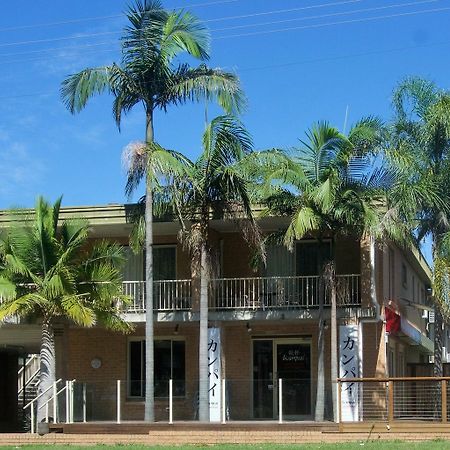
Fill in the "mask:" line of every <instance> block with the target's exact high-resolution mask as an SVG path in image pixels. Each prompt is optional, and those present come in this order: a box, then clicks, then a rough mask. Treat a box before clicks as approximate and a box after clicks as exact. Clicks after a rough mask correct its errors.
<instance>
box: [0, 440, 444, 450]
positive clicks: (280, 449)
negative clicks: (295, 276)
mask: <svg viewBox="0 0 450 450" xmlns="http://www.w3.org/2000/svg"><path fill="white" fill-rule="evenodd" d="M22 447H26V448H27V449H29V450H48V449H49V447H51V450H67V447H68V446H67V445H53V444H48V445H20V446H15V447H13V446H0V450H11V449H12V448H15V449H18V448H22ZM69 447H70V450H77V449H80V450H86V448H88V449H89V450H113V449H119V450H120V449H121V450H124V449H123V448H124V447H125V449H126V450H153V449H154V450H172V449H173V450H180V449H188V450H196V449H198V448H208V449H210V448H211V449H213V450H291V449H292V450H294V449H295V450H318V449H321V450H339V449H342V450H344V449H345V450H356V449H364V450H381V449H387V450H406V449H408V450H425V449H426V450H446V449H449V450H450V441H444V440H434V441H426V442H402V441H377V442H346V443H339V444H303V445H302V444H296V445H294V444H293V445H280V444H254V445H241V444H239V445H232V444H223V445H203V444H198V445H183V446H145V445H116V446H113V445H95V446H89V447H86V446H80V445H70V446H69Z"/></svg>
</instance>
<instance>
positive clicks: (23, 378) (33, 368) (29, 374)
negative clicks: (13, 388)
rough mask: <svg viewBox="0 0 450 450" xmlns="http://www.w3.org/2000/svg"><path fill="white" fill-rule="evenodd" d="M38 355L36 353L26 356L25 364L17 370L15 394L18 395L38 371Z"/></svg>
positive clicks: (39, 361)
mask: <svg viewBox="0 0 450 450" xmlns="http://www.w3.org/2000/svg"><path fill="white" fill-rule="evenodd" d="M40 363H41V360H40V356H39V355H37V354H34V355H31V356H30V357H29V358H27V360H26V362H25V365H23V366H22V367H21V368H20V369H19V370H18V371H17V395H18V396H20V395H21V394H22V392H23V391H24V390H26V388H27V386H28V385H29V384H30V383H31V382H33V381H34V380H35V379H36V377H37V376H38V375H39V372H40Z"/></svg>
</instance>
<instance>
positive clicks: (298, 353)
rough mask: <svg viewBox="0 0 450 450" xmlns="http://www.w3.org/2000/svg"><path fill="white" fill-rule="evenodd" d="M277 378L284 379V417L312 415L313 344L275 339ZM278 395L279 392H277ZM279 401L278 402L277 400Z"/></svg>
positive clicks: (294, 417)
mask: <svg viewBox="0 0 450 450" xmlns="http://www.w3.org/2000/svg"><path fill="white" fill-rule="evenodd" d="M274 363H275V373H276V379H277V380H278V379H280V378H281V379H282V380H283V417H284V418H285V419H293V420H298V419H306V418H309V417H310V416H311V346H310V344H309V343H304V342H303V343H302V342H295V341H275V357H274ZM276 394H277V397H278V392H276ZM277 403H278V402H277Z"/></svg>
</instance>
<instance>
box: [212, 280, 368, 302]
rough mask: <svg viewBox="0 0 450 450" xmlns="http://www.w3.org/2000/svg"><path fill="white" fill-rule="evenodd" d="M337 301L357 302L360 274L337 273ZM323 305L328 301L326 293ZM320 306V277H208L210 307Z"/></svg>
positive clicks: (359, 300)
mask: <svg viewBox="0 0 450 450" xmlns="http://www.w3.org/2000/svg"><path fill="white" fill-rule="evenodd" d="M336 290H337V302H338V304H339V305H341V306H343V305H345V306H359V305H360V303H361V297H360V276H359V275H356V274H350V275H338V276H337V283H336ZM325 305H329V296H328V295H327V297H326V300H325ZM317 306H319V277H318V276H294V277H258V278H220V279H216V280H212V281H211V296H210V307H211V308H215V309H251V310H270V309H283V308H287V309H304V308H311V307H317Z"/></svg>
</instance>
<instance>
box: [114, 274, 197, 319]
mask: <svg viewBox="0 0 450 450" xmlns="http://www.w3.org/2000/svg"><path fill="white" fill-rule="evenodd" d="M123 293H124V294H125V295H127V296H128V297H130V298H131V304H129V305H127V306H126V307H125V308H124V309H125V312H127V313H143V312H145V281H124V282H123ZM191 298H192V293H191V280H162V281H154V282H153V302H154V310H155V311H183V310H189V309H190V308H191Z"/></svg>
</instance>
